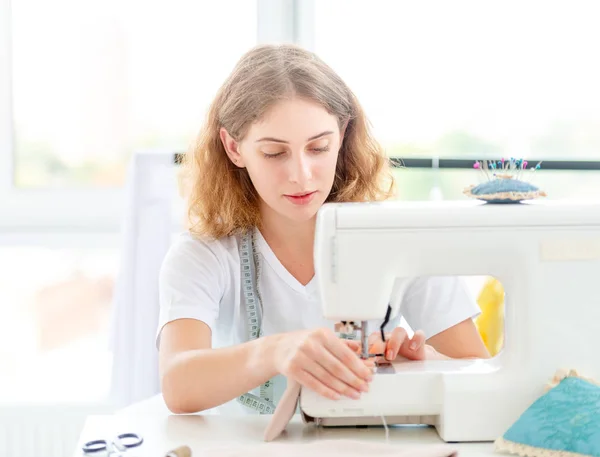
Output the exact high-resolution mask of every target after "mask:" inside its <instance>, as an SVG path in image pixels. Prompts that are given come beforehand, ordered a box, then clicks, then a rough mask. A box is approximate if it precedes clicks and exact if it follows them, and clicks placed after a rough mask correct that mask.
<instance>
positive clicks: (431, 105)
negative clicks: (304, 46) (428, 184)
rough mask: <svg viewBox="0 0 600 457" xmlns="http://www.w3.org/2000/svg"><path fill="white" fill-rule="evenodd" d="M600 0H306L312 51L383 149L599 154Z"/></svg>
mask: <svg viewBox="0 0 600 457" xmlns="http://www.w3.org/2000/svg"><path fill="white" fill-rule="evenodd" d="M599 8H600V7H599V6H598V4H597V2H594V1H569V2H566V1H565V2H545V3H538V2H478V1H476V0H458V1H452V2H445V1H427V2H398V1H377V2H365V1H360V0H358V1H357V0H333V1H327V2H315V51H316V52H317V53H319V55H320V56H321V57H323V59H324V60H325V61H326V62H328V63H329V64H330V65H331V66H332V67H333V68H334V69H335V70H337V71H338V72H339V73H340V74H341V76H342V78H344V79H345V80H346V81H347V82H348V83H349V85H350V86H351V88H352V89H354V91H355V92H356V93H357V96H358V97H359V99H360V100H361V101H362V103H363V104H364V107H365V109H366V112H367V114H368V115H369V116H370V118H371V120H372V123H373V125H374V129H375V131H376V133H377V135H378V137H379V138H380V139H381V140H383V141H384V143H385V145H386V148H387V150H388V152H389V154H390V155H392V156H401V157H409V156H420V157H431V156H440V157H462V158H474V159H475V158H477V159H483V158H486V157H489V158H500V157H527V158H529V159H530V160H533V159H534V158H536V157H539V158H547V159H557V158H560V159H566V160H578V159H587V160H590V159H599V158H600V111H599V110H598V106H600V88H599V87H600V86H598V80H600V64H599V63H598V62H599V61H598V59H597V58H595V56H596V54H597V43H599V42H600V29H599V28H598V27H597V21H596V18H597V17H598V12H599V11H600V9H599ZM342 11H343V20H342V19H341V17H340V14H341V13H340V12H342Z"/></svg>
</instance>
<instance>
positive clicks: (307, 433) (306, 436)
mask: <svg viewBox="0 0 600 457" xmlns="http://www.w3.org/2000/svg"><path fill="white" fill-rule="evenodd" d="M268 421H269V416H256V415H248V416H239V415H225V414H222V415H219V414H192V415H174V414H171V413H170V412H169V410H168V409H167V407H166V406H165V404H164V402H163V400H162V397H161V396H160V395H159V396H156V397H153V398H151V399H149V400H145V401H142V402H139V403H137V404H134V405H132V406H130V407H128V408H125V409H123V410H120V411H119V412H117V413H116V414H114V415H104V416H90V417H88V419H87V420H86V423H85V426H84V428H83V431H82V433H81V436H80V439H79V443H78V446H77V449H76V450H75V453H74V454H73V455H74V456H77V457H81V456H82V455H83V453H82V452H81V451H80V449H81V445H82V444H83V443H85V442H87V441H91V440H94V439H103V438H106V437H114V436H116V435H118V434H119V433H126V432H134V433H138V434H139V435H141V436H142V437H143V438H144V443H143V445H142V446H140V447H139V448H136V449H132V450H129V451H128V452H125V453H124V454H123V456H124V457H164V455H165V454H166V453H167V452H168V451H169V450H172V449H174V448H176V447H178V446H181V445H184V444H185V445H188V446H190V448H191V449H192V457H196V456H201V455H202V449H204V448H206V447H207V446H211V445H215V444H219V445H220V444H223V443H225V444H226V443H232V442H234V443H241V444H244V445H261V446H268V445H269V443H263V441H262V437H263V432H264V430H265V427H266V424H267V422H268ZM389 437H390V441H391V442H393V443H394V444H396V443H398V445H400V446H416V445H426V444H430V443H435V444H440V443H442V441H441V440H440V438H439V437H438V435H437V434H436V432H435V429H433V428H430V427H420V426H415V427H397V428H391V429H390V432H389ZM345 438H348V439H359V440H373V441H379V442H383V441H384V440H385V430H384V428H383V427H369V428H354V427H349V428H317V427H315V426H314V425H312V424H311V425H306V424H304V423H303V422H302V420H301V419H300V417H299V416H298V415H296V416H295V417H294V418H293V419H292V421H291V422H290V423H289V424H288V426H287V428H286V431H285V432H284V434H282V435H281V436H280V437H279V438H278V439H277V442H282V441H283V442H308V441H313V440H317V439H345ZM453 446H455V447H456V448H457V449H458V451H459V455H460V456H465V457H491V456H492V455H494V456H495V457H498V455H499V454H497V453H494V448H493V443H461V444H455V445H453Z"/></svg>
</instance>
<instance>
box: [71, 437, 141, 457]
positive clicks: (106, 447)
mask: <svg viewBox="0 0 600 457" xmlns="http://www.w3.org/2000/svg"><path fill="white" fill-rule="evenodd" d="M143 442H144V439H143V438H142V437H141V436H140V435H138V434H137V433H122V434H120V435H119V436H117V438H116V439H115V440H94V441H88V442H87V443H85V444H84V445H83V447H82V449H83V452H84V453H85V454H91V453H94V452H100V451H107V454H106V455H107V457H108V456H110V455H111V454H112V453H113V452H117V451H119V452H125V451H127V449H130V448H132V447H138V446H140V445H141V444H142V443H143ZM115 448H116V451H115V450H114V449H115ZM119 455H121V454H119Z"/></svg>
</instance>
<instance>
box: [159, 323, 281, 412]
mask: <svg viewBox="0 0 600 457" xmlns="http://www.w3.org/2000/svg"><path fill="white" fill-rule="evenodd" d="M278 338H279V336H278V335H273V336H267V337H264V338H259V339H256V340H253V341H249V342H247V343H243V344H240V345H237V346H231V347H226V348H218V349H212V348H211V331H210V328H209V327H208V326H207V325H206V324H205V323H204V322H201V321H198V320H195V319H179V320H175V321H172V322H169V323H168V324H167V325H165V326H164V328H163V329H162V333H161V342H160V351H159V371H160V382H161V389H162V393H163V397H164V400H165V403H166V404H167V407H168V408H169V410H171V412H173V413H175V414H186V413H193V412H198V411H203V410H206V409H210V408H213V407H215V406H219V405H221V404H223V403H226V402H228V401H230V400H232V399H234V398H236V397H238V396H239V395H241V394H244V393H246V392H248V391H250V390H252V389H254V388H255V387H257V386H259V385H260V384H262V383H263V382H265V381H266V380H268V379H270V378H272V377H273V376H274V375H276V374H277V371H276V369H275V364H274V362H273V360H274V350H275V348H276V345H277V340H278Z"/></svg>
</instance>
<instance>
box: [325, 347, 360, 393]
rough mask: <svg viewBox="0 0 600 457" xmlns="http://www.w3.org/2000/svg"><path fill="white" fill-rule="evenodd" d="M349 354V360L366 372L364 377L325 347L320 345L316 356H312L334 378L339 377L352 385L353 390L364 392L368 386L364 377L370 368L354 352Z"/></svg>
mask: <svg viewBox="0 0 600 457" xmlns="http://www.w3.org/2000/svg"><path fill="white" fill-rule="evenodd" d="M351 354H352V355H351V357H350V359H349V360H351V361H352V363H353V364H357V365H358V366H359V367H360V368H361V371H362V372H365V373H366V374H365V377H362V376H361V375H360V374H358V373H355V372H353V371H352V369H351V367H349V366H348V364H347V363H344V362H343V361H342V360H340V359H339V358H337V357H336V356H335V355H334V354H333V353H331V352H330V351H329V349H328V348H327V347H323V346H321V347H320V348H319V350H318V354H317V356H316V357H314V359H313V360H315V361H316V363H318V364H319V365H321V367H323V368H324V369H325V370H327V372H328V373H329V374H330V375H331V376H333V377H334V378H336V379H339V380H340V381H342V382H343V383H345V384H347V385H348V386H350V387H352V388H353V389H354V390H357V391H364V392H366V390H367V389H368V388H367V383H366V381H365V378H366V376H367V375H370V374H371V370H370V369H369V368H368V367H366V366H365V364H364V363H363V361H362V360H361V359H360V358H359V357H358V356H357V355H356V354H354V353H351Z"/></svg>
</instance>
